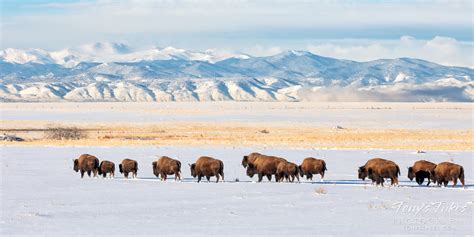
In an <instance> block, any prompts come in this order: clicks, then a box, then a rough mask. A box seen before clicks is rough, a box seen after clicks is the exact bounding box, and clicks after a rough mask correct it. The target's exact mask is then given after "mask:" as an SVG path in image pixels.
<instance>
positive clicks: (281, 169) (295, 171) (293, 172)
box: [276, 162, 300, 183]
mask: <svg viewBox="0 0 474 237" xmlns="http://www.w3.org/2000/svg"><path fill="white" fill-rule="evenodd" d="M299 173H300V169H299V167H298V166H297V165H296V164H295V163H291V162H280V164H278V166H277V171H276V175H277V176H278V177H279V180H277V182H282V181H283V179H286V180H287V181H290V182H292V183H293V182H294V181H295V177H296V179H297V180H298V182H300V178H299Z"/></svg>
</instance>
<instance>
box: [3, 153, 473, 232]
mask: <svg viewBox="0 0 474 237" xmlns="http://www.w3.org/2000/svg"><path fill="white" fill-rule="evenodd" d="M0 149H1V150H0V151H1V154H0V155H1V156H0V162H1V163H0V165H1V189H0V191H1V192H0V198H1V202H0V204H1V208H0V209H1V221H0V234H1V235H2V236H9V235H42V236H43V235H47V236H51V235H53V236H67V235H140V236H144V235H149V236H151V235H153V236H183V235H188V236H203V235H207V236H209V235H210V236H229V235H232V236H256V235H265V236H268V235H275V236H288V235H291V236H296V235H300V236H315V235H326V234H327V235H356V236H362V235H368V234H369V235H390V234H394V235H400V234H402V235H451V236H454V235H472V233H473V226H474V225H473V211H472V206H473V191H474V188H473V183H474V180H473V175H472V173H473V172H472V171H473V166H472V160H473V154H472V151H468V152H441V151H439V152H436V151H430V152H428V153H425V154H417V153H414V152H413V151H388V150H302V149H279V148H272V147H267V148H265V149H262V148H260V149H251V148H236V147H177V146H173V147H42V146H3V147H1V148H0ZM255 150H256V151H260V152H263V153H266V154H273V155H279V156H283V157H286V158H287V159H288V160H290V161H294V162H296V163H300V162H301V161H302V159H303V158H305V157H308V156H315V157H321V158H324V159H325V160H326V162H327V166H328V172H327V175H326V177H325V182H320V179H319V177H316V179H315V180H314V182H306V181H305V182H303V183H301V184H297V183H273V182H272V183H268V182H263V183H254V182H252V179H250V178H249V177H246V175H245V170H244V168H243V167H242V166H241V164H240V162H241V158H242V155H244V154H248V153H249V152H251V151H255ZM82 153H90V154H94V155H96V156H98V157H99V159H101V160H102V159H106V160H111V161H114V162H115V163H116V164H118V163H119V161H120V160H122V159H123V158H125V157H129V158H133V159H136V160H138V162H139V173H138V178H137V179H130V180H126V179H123V178H122V177H121V176H120V173H118V172H117V175H116V178H115V179H102V178H99V179H92V178H84V179H80V176H79V174H78V173H75V172H74V171H73V170H72V159H73V158H77V157H78V156H79V155H80V154H82ZM156 155H168V156H171V157H174V158H177V159H179V160H181V161H182V163H183V177H185V179H184V180H183V181H182V182H174V181H170V180H169V181H167V182H161V181H159V180H158V179H156V178H155V177H154V176H153V174H152V170H151V162H152V161H153V160H155V159H156ZM200 155H210V156H214V157H216V158H219V159H222V160H223V161H224V164H225V169H224V171H225V179H226V182H225V183H217V184H216V183H207V182H203V183H199V184H198V183H196V182H195V181H194V179H192V178H191V177H190V172H189V169H188V166H187V165H186V164H187V163H191V162H192V161H193V160H195V159H196V158H197V157H198V156H200ZM372 157H384V158H387V159H392V160H394V161H396V162H397V163H398V164H399V166H400V167H401V169H402V176H401V179H400V180H401V182H400V187H385V188H380V187H374V186H371V185H370V184H365V183H364V182H362V181H360V180H357V175H356V172H357V167H358V166H360V165H362V164H363V163H364V162H365V161H366V160H367V159H369V158H372ZM418 159H428V160H432V161H434V162H441V161H446V160H452V161H453V162H455V163H459V164H461V165H463V166H464V168H465V173H466V182H467V184H468V185H467V187H466V189H462V188H451V187H449V188H437V187H425V186H418V185H416V184H415V183H414V182H409V181H408V179H407V178H406V167H408V166H409V165H411V164H412V163H413V162H414V161H415V160H418ZM236 179H238V180H239V182H236Z"/></svg>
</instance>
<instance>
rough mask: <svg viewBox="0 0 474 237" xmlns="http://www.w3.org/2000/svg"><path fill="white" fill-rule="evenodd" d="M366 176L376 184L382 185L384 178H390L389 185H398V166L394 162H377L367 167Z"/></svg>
mask: <svg viewBox="0 0 474 237" xmlns="http://www.w3.org/2000/svg"><path fill="white" fill-rule="evenodd" d="M367 172H368V177H369V178H370V179H372V181H375V182H376V183H377V185H379V184H380V185H382V186H383V182H384V179H386V178H389V179H391V185H398V175H400V168H399V167H398V165H397V164H395V163H394V162H391V161H390V162H379V163H376V164H375V165H374V166H372V167H370V168H368V170H367Z"/></svg>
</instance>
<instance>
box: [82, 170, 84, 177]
mask: <svg viewBox="0 0 474 237" xmlns="http://www.w3.org/2000/svg"><path fill="white" fill-rule="evenodd" d="M82 178H84V170H81V179H82Z"/></svg>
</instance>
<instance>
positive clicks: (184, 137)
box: [0, 121, 474, 150]
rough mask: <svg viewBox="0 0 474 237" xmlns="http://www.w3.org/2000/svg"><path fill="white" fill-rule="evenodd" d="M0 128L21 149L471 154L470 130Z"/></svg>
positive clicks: (17, 124)
mask: <svg viewBox="0 0 474 237" xmlns="http://www.w3.org/2000/svg"><path fill="white" fill-rule="evenodd" d="M3 122H5V123H3ZM2 124H7V125H8V126H4V127H3V128H0V132H2V133H9V134H16V135H17V136H19V137H22V138H26V139H28V141H27V142H21V143H15V144H21V145H56V146H63V145H64V146H67V145H81V146H92V145H101V146H122V145H127V146H129V145H193V146H198V145H226V146H286V147H295V148H359V149H370V148H373V149H406V150H472V149H473V147H474V130H439V129H436V130H429V129H365V128H346V129H331V128H320V127H312V126H308V125H304V126H303V125H301V126H298V125H294V124H283V123H271V124H267V123H243V122H235V123H231V122H217V123H216V122H200V123H197V122H162V123H159V124H130V123H127V124H121V123H113V124H104V123H91V124H84V123H81V124H63V125H61V124H59V125H57V124H56V126H76V127H78V128H79V129H81V131H82V132H83V133H85V134H86V135H87V138H83V139H79V140H48V139H45V132H46V130H47V127H48V126H50V125H51V124H50V123H48V122H31V121H30V122H24V121H23V122H22V121H2ZM13 128H14V129H13ZM0 144H12V143H11V142H0Z"/></svg>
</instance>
